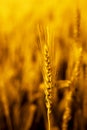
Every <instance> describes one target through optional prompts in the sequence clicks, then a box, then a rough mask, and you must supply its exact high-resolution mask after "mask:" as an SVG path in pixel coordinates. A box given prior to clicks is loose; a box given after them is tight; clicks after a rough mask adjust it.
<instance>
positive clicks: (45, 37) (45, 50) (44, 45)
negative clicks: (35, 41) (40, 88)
mask: <svg viewBox="0 0 87 130" xmlns="http://www.w3.org/2000/svg"><path fill="white" fill-rule="evenodd" d="M39 35H40V43H41V49H42V59H43V61H42V74H43V78H44V93H45V99H46V107H47V120H48V130H51V121H50V114H51V104H52V66H51V58H50V53H49V44H50V41H49V31H48V27H46V28H45V30H44V29H43V27H42V26H41V25H40V26H39ZM41 38H42V39H41Z"/></svg>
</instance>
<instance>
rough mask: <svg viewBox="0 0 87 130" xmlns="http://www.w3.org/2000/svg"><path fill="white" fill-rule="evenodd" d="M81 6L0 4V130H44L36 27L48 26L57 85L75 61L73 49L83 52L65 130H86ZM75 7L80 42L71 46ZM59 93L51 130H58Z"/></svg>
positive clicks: (68, 0)
mask: <svg viewBox="0 0 87 130" xmlns="http://www.w3.org/2000/svg"><path fill="white" fill-rule="evenodd" d="M86 5H87V1H86V0H77V1H75V0H48V1H47V0H21V1H19V0H2V1H1V0H0V130H46V129H47V116H46V107H45V98H44V91H43V90H44V89H43V86H44V85H43V76H42V72H41V53H40V52H41V51H40V49H39V47H38V45H39V36H38V31H37V25H38V23H41V24H42V25H43V26H45V25H48V26H49V28H50V30H51V31H50V32H51V36H52V38H53V39H54V40H53V42H54V43H55V44H54V46H55V47H54V49H55V50H54V52H55V57H54V59H53V63H54V66H55V70H56V77H55V79H56V80H57V81H59V80H62V81H65V80H69V79H70V76H71V74H72V71H73V68H74V64H75V63H76V61H77V59H78V47H79V46H82V48H83V58H82V65H81V72H80V80H79V82H78V83H77V86H78V90H76V95H74V99H73V100H74V101H73V105H72V119H71V121H70V122H69V128H68V129H69V130H86V129H87V111H86V108H87V103H86V105H84V100H86V95H87V77H86V76H87V16H86V15H87V7H86ZM76 7H79V9H80V13H81V19H80V29H81V31H80V41H81V43H74V39H73V29H74V24H75V23H74V21H75V9H76ZM85 75H86V76H85ZM64 93H65V90H59V89H58V86H56V87H55V89H54V93H53V120H54V124H53V126H52V130H61V126H62V115H63V111H64V103H65V98H64ZM77 95H78V96H77Z"/></svg>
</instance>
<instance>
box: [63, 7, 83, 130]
mask: <svg viewBox="0 0 87 130" xmlns="http://www.w3.org/2000/svg"><path fill="white" fill-rule="evenodd" d="M74 27H75V28H74V40H75V42H78V41H79V36H80V12H79V10H78V9H77V11H76V17H75V26H74ZM81 59H82V48H81V47H80V48H79V56H78V60H77V62H76V65H75V68H74V71H73V74H72V76H71V79H70V82H69V84H68V86H69V87H68V90H69V91H68V94H67V95H66V104H65V112H64V115H63V124H62V130H67V128H68V122H69V120H70V118H71V104H72V96H73V92H74V90H75V87H74V86H75V82H76V81H77V79H78V78H79V74H80V63H81Z"/></svg>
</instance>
